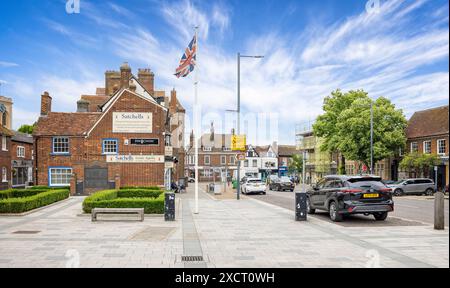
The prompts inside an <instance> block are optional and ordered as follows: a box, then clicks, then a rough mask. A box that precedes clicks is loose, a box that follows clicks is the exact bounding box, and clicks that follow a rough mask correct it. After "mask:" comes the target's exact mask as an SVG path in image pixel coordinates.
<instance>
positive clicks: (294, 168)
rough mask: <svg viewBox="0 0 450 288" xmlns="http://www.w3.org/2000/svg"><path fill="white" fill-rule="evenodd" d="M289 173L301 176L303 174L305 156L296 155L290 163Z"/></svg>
mask: <svg viewBox="0 0 450 288" xmlns="http://www.w3.org/2000/svg"><path fill="white" fill-rule="evenodd" d="M289 172H291V173H298V174H299V175H301V174H302V173H303V156H302V155H298V154H295V155H293V156H292V160H291V162H290V163H289Z"/></svg>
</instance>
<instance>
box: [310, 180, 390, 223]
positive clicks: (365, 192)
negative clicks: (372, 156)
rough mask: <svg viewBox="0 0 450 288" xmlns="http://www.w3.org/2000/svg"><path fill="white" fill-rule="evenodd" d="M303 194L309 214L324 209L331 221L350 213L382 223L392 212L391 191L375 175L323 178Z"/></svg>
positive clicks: (337, 220)
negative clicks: (306, 196)
mask: <svg viewBox="0 0 450 288" xmlns="http://www.w3.org/2000/svg"><path fill="white" fill-rule="evenodd" d="M307 195H308V198H307V209H308V213H309V214H314V212H315V210H316V209H319V210H325V211H328V212H329V213H330V218H331V220H333V221H335V222H339V221H342V220H343V217H344V215H350V214H364V215H370V214H372V215H373V216H374V217H375V219H376V220H378V221H383V220H385V219H386V218H387V216H388V213H389V212H392V211H394V201H393V200H392V189H390V188H388V187H387V186H386V185H385V184H383V182H381V178H380V177H377V176H343V175H336V176H326V177H325V178H324V179H322V180H320V181H319V182H318V183H317V185H315V186H314V187H313V189H311V190H309V191H308V192H307Z"/></svg>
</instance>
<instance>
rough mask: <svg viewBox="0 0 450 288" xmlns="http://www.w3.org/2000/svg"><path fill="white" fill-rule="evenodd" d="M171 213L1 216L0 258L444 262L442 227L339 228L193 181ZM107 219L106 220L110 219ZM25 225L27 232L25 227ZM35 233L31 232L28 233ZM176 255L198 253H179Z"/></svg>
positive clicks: (41, 262)
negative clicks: (136, 218)
mask: <svg viewBox="0 0 450 288" xmlns="http://www.w3.org/2000/svg"><path fill="white" fill-rule="evenodd" d="M177 196H178V199H177V215H176V217H177V220H176V221H175V222H164V219H163V217H161V216H158V217H146V219H145V221H144V222H112V221H100V222H95V223H92V222H91V221H90V217H88V216H78V215H79V213H80V212H81V202H82V200H83V198H70V199H69V200H67V201H63V202H61V203H58V204H57V205H54V206H52V207H49V208H46V209H44V210H41V211H38V212H36V213H32V214H30V215H27V216H22V217H1V216H0V267H448V266H449V233H448V230H445V231H435V230H433V229H432V227H431V226H430V225H419V226H415V225H414V226H381V227H380V226H368V227H360V226H355V227H343V226H339V225H336V224H334V223H329V222H328V221H324V220H323V219H320V217H315V218H309V220H308V222H296V221H294V217H293V216H294V215H293V213H292V211H291V210H288V209H285V208H282V207H278V206H275V205H272V204H268V203H264V202H262V201H258V200H255V199H252V198H250V197H244V198H243V199H242V200H240V201H236V200H218V199H215V198H213V197H211V196H209V195H208V194H206V193H204V192H201V193H200V196H201V197H200V213H199V214H193V213H192V207H194V202H193V199H192V196H193V191H192V187H190V188H189V189H188V193H186V194H182V195H177ZM108 220H112V219H108ZM24 233H27V234H24ZM31 233H35V234H31ZM182 256H201V257H202V258H203V259H196V260H199V261H196V262H182Z"/></svg>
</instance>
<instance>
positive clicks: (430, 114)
mask: <svg viewBox="0 0 450 288" xmlns="http://www.w3.org/2000/svg"><path fill="white" fill-rule="evenodd" d="M448 112H449V111H448V105H447V106H442V107H437V108H432V109H428V110H423V111H417V112H415V113H414V114H413V116H412V117H411V119H409V122H408V128H407V129H406V136H407V137H408V138H420V137H429V136H438V135H443V134H448V133H449V124H448V120H449V119H448V118H449V117H448Z"/></svg>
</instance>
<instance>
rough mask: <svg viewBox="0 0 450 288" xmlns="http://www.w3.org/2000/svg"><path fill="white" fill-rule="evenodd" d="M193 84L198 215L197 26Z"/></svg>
mask: <svg viewBox="0 0 450 288" xmlns="http://www.w3.org/2000/svg"><path fill="white" fill-rule="evenodd" d="M195 46H196V47H195V50H196V51H195V55H196V56H195V76H194V77H195V80H194V81H195V82H194V91H195V97H194V127H195V128H194V130H195V132H194V149H195V157H194V158H195V161H194V162H195V185H194V187H195V188H194V191H195V196H194V197H195V207H194V214H198V213H199V211H198V179H199V177H198V176H199V175H198V141H199V139H200V138H198V137H197V135H198V133H199V131H198V130H199V129H198V126H199V125H198V121H199V119H198V26H196V27H195Z"/></svg>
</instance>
